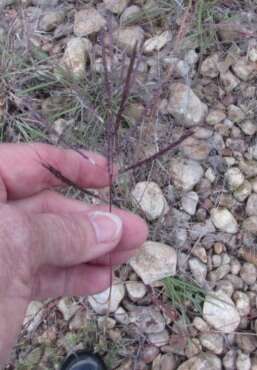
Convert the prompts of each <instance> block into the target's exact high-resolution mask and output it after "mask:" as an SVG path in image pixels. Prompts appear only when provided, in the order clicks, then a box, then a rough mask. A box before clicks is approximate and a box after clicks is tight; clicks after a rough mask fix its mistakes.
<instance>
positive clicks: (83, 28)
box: [74, 7, 106, 37]
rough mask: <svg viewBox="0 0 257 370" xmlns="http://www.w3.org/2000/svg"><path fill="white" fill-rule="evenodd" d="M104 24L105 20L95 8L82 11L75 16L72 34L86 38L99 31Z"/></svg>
mask: <svg viewBox="0 0 257 370" xmlns="http://www.w3.org/2000/svg"><path fill="white" fill-rule="evenodd" d="M105 24H106V21H105V19H104V18H103V17H102V16H101V14H100V13H99V12H98V11H97V10H96V9H95V8H93V7H91V8H87V9H82V10H80V11H79V12H77V13H76V14H75V22H74V34H75V35H76V36H79V37H81V36H88V35H91V34H93V33H97V32H99V31H101V29H102V28H104V26H105Z"/></svg>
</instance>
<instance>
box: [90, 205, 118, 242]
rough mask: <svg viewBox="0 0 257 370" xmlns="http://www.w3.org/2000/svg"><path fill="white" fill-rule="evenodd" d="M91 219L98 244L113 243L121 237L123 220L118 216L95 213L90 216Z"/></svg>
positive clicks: (100, 212)
mask: <svg viewBox="0 0 257 370" xmlns="http://www.w3.org/2000/svg"><path fill="white" fill-rule="evenodd" d="M89 218H90V221H91V223H92V226H93V228H94V230H95V234H96V238H97V241H98V243H105V242H109V241H113V240H115V239H117V238H118V237H119V235H120V233H121V230H122V220H121V218H120V217H118V216H117V215H114V214H113V213H108V212H102V211H95V212H92V213H90V214H89Z"/></svg>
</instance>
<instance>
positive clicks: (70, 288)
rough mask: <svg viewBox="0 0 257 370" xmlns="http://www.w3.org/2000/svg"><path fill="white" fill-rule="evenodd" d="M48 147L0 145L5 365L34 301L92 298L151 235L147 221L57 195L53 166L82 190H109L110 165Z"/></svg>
mask: <svg viewBox="0 0 257 370" xmlns="http://www.w3.org/2000/svg"><path fill="white" fill-rule="evenodd" d="M87 156H88V157H89V158H90V159H91V160H86V159H84V158H83V157H82V156H80V155H79V154H78V153H76V152H75V151H73V150H63V149H58V148H56V147H53V146H49V145H45V144H31V145H23V144H2V145H0V365H1V364H3V363H4V362H5V361H6V360H7V358H8V355H9V353H10V350H11V348H12V346H13V344H14V342H15V339H16V337H17V335H18V333H19V330H20V328H21V325H22V322H23V318H24V315H25V312H26V308H27V306H28V304H29V302H30V301H31V300H34V299H44V298H49V297H58V296H71V295H90V294H94V293H97V292H100V291H102V290H104V289H106V288H107V287H108V286H109V283H110V281H109V280H110V279H109V276H110V267H109V266H108V265H109V261H110V258H109V255H111V261H112V263H113V264H120V263H123V262H125V261H127V259H128V258H129V257H130V256H132V255H134V254H135V253H136V251H137V249H138V247H140V245H142V243H143V242H144V241H145V239H146V237H147V227H146V225H145V223H144V222H143V220H141V219H140V218H139V217H137V216H135V215H133V214H130V213H128V212H125V211H122V210H118V209H113V213H112V214H110V213H108V208H107V207H106V206H88V205H86V204H84V203H82V202H80V201H77V200H71V199H67V198H65V197H64V196H62V195H60V194H58V193H56V192H54V191H53V190H49V189H53V188H54V187H56V186H59V185H62V184H61V181H60V180H58V179H57V178H56V177H55V176H53V175H52V174H51V173H50V172H49V171H48V170H47V169H45V168H44V167H43V166H42V165H41V163H40V161H39V158H40V160H42V162H43V163H44V162H45V163H49V164H51V165H52V166H54V167H55V168H56V169H58V170H59V171H60V172H61V173H62V174H63V175H64V176H66V177H67V178H69V179H70V180H72V181H73V182H75V183H76V184H78V185H79V186H81V187H89V188H101V187H104V186H107V185H108V171H107V163H106V160H105V159H104V158H103V157H102V156H100V155H97V154H95V153H87Z"/></svg>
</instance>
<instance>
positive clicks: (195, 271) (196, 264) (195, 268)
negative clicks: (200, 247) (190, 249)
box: [188, 258, 207, 286]
mask: <svg viewBox="0 0 257 370" xmlns="http://www.w3.org/2000/svg"><path fill="white" fill-rule="evenodd" d="M188 264H189V267H190V270H191V272H192V275H193V278H194V280H196V281H197V283H198V284H199V285H201V286H202V285H203V284H204V283H205V281H206V275H207V265H206V264H204V263H202V262H201V261H200V260H199V259H198V258H190V260H189V263H188Z"/></svg>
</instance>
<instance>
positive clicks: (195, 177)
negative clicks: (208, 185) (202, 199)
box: [170, 158, 204, 192]
mask: <svg viewBox="0 0 257 370" xmlns="http://www.w3.org/2000/svg"><path fill="white" fill-rule="evenodd" d="M170 172H171V178H172V180H173V182H174V185H175V187H176V188H178V189H179V190H183V191H185V192H187V191H190V190H192V189H193V188H194V186H195V185H196V184H198V183H199V182H200V180H201V178H202V176H203V173H204V172H203V168H202V166H201V165H200V164H199V163H198V162H196V161H193V160H190V159H176V158H174V159H172V160H171V165H170Z"/></svg>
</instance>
